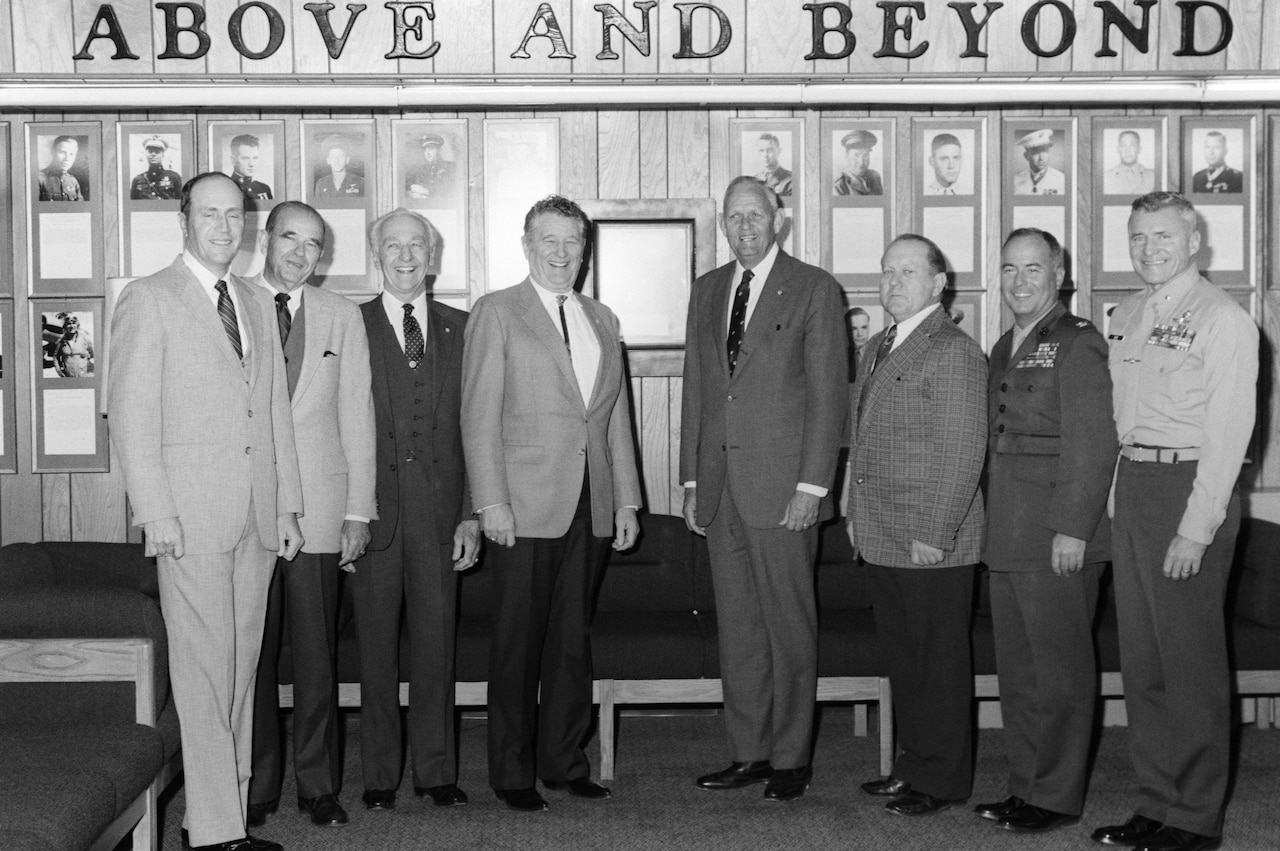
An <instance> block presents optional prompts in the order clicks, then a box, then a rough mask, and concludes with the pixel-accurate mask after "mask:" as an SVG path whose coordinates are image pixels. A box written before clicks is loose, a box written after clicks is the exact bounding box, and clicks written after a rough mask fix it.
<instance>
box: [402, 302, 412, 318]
mask: <svg viewBox="0 0 1280 851" xmlns="http://www.w3.org/2000/svg"><path fill="white" fill-rule="evenodd" d="M410 313H413V305H412V304H406V305H404V315H405V316H408V315H409V314H410Z"/></svg>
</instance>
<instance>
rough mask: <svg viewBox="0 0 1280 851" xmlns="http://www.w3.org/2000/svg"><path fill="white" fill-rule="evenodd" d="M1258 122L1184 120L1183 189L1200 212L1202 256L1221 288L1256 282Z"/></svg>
mask: <svg viewBox="0 0 1280 851" xmlns="http://www.w3.org/2000/svg"><path fill="white" fill-rule="evenodd" d="M1255 125H1256V119H1255V118H1254V117H1253V116H1251V115H1215V116H1212V117H1207V116H1197V117H1187V118H1184V119H1182V164H1183V188H1184V191H1185V192H1186V194H1187V197H1188V198H1189V199H1190V200H1191V201H1192V203H1194V204H1195V205H1196V212H1197V213H1198V214H1199V215H1200V254H1199V255H1198V257H1197V260H1198V261H1199V264H1200V270H1201V271H1202V272H1204V274H1205V277H1207V278H1208V279H1209V280H1211V281H1213V282H1214V283H1215V284H1217V285H1218V286H1220V287H1239V288H1252V287H1253V285H1254V267H1255V261H1254V255H1255V254H1256V252H1255V251H1254V248H1253V246H1254V241H1255V239H1256V236H1255V233H1254V229H1255V227H1256V224H1255V223H1256V221H1257V190H1256V181H1255V179H1254V176H1255V175H1256V174H1257V167H1256V166H1257V147H1256V144H1255V142H1254V129H1255Z"/></svg>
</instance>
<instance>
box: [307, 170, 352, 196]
mask: <svg viewBox="0 0 1280 851" xmlns="http://www.w3.org/2000/svg"><path fill="white" fill-rule="evenodd" d="M312 194H313V195H315V197H317V198H363V197H364V178H363V177H361V176H360V175H358V174H352V173H351V172H347V173H346V174H344V175H343V176H342V183H340V184H338V185H337V186H335V185H334V183H333V175H332V174H326V175H325V176H324V177H322V178H320V179H319V180H317V181H316V185H315V192H313V193H312Z"/></svg>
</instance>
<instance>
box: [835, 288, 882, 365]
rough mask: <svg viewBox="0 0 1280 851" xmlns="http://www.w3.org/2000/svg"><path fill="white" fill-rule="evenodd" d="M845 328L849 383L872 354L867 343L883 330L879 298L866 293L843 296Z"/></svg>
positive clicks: (847, 293)
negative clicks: (847, 346)
mask: <svg viewBox="0 0 1280 851" xmlns="http://www.w3.org/2000/svg"><path fill="white" fill-rule="evenodd" d="M844 302H845V308H846V309H845V313H844V322H845V327H846V328H847V329H848V331H849V381H850V382H852V381H853V380H854V379H855V378H856V377H857V375H858V369H859V368H861V367H862V366H863V365H864V364H866V363H869V360H868V359H869V358H870V357H871V356H872V354H873V352H872V351H871V349H868V348H867V341H868V340H870V339H871V338H872V337H874V336H875V335H876V334H879V333H880V332H881V331H883V330H884V329H885V326H886V324H892V319H890V320H889V323H886V321H885V312H884V307H883V306H882V305H881V304H880V296H879V295H875V294H867V293H849V292H846V293H845V296H844Z"/></svg>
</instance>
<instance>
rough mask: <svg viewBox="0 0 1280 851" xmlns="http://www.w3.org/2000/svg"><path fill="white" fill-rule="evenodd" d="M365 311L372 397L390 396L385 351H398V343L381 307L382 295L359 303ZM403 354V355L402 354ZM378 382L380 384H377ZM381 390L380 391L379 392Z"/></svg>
mask: <svg viewBox="0 0 1280 851" xmlns="http://www.w3.org/2000/svg"><path fill="white" fill-rule="evenodd" d="M360 309H361V310H362V311H365V318H366V320H367V321H366V322H365V329H366V330H367V331H368V332H369V370H370V371H371V372H372V373H373V382H374V397H375V398H381V399H390V398H391V387H390V385H389V384H388V381H390V375H391V370H390V369H388V368H387V359H386V355H385V353H386V352H391V351H394V352H399V351H400V344H399V343H397V342H396V335H395V332H394V331H392V330H391V321H390V320H389V319H387V312H386V311H385V310H384V309H383V308H382V296H381V295H377V296H374V298H373V300H372V301H367V302H365V303H364V304H362V305H360ZM402 356H403V355H402ZM379 384H380V385H381V386H379ZM379 391H381V392H379Z"/></svg>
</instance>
